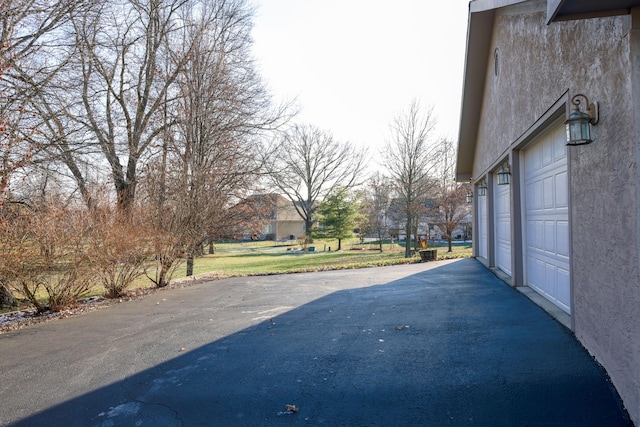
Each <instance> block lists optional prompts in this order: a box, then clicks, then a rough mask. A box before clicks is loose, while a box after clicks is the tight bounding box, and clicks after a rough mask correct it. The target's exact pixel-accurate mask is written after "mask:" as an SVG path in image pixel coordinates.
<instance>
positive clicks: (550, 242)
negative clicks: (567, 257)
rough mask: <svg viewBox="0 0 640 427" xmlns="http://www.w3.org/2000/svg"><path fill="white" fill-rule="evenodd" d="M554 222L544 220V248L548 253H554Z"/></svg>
mask: <svg viewBox="0 0 640 427" xmlns="http://www.w3.org/2000/svg"><path fill="white" fill-rule="evenodd" d="M555 237H556V222H555V221H545V222H544V250H545V252H547V253H548V254H555V253H556V239H555Z"/></svg>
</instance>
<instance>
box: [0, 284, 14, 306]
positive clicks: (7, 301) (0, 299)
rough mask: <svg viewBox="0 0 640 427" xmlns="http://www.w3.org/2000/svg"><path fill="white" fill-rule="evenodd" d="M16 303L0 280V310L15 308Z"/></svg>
mask: <svg viewBox="0 0 640 427" xmlns="http://www.w3.org/2000/svg"><path fill="white" fill-rule="evenodd" d="M17 305H18V304H17V302H16V299H15V297H14V296H13V294H12V293H11V291H10V290H9V288H7V286H6V285H5V284H4V283H3V281H2V280H0V308H5V307H6V308H9V307H15V306H17Z"/></svg>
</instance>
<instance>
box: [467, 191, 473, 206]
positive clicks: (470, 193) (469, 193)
mask: <svg viewBox="0 0 640 427" xmlns="http://www.w3.org/2000/svg"><path fill="white" fill-rule="evenodd" d="M467 203H468V204H471V203H473V193H472V192H471V191H467Z"/></svg>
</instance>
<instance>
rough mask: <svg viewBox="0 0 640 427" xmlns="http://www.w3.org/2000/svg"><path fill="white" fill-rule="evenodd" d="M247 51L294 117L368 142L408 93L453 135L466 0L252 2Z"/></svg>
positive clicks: (377, 137)
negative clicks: (293, 105) (296, 111)
mask: <svg viewBox="0 0 640 427" xmlns="http://www.w3.org/2000/svg"><path fill="white" fill-rule="evenodd" d="M255 4H256V5H257V13H256V17H255V20H254V30H253V38H254V55H255V58H256V60H257V63H258V69H259V70H260V73H261V75H262V77H263V79H264V80H265V81H266V83H267V85H268V86H269V88H270V89H271V91H272V93H273V95H274V97H275V99H276V101H280V100H285V99H289V100H291V99H293V98H297V105H298V106H299V108H300V109H301V114H300V116H298V117H297V118H296V122H301V123H310V124H313V125H315V126H318V127H319V128H321V129H323V130H327V131H330V132H331V133H332V134H333V135H334V137H335V138H336V139H338V140H343V141H344V140H346V141H351V142H352V143H354V144H355V145H358V146H364V145H367V146H370V147H371V148H370V153H371V154H372V155H373V157H374V159H376V160H377V159H378V158H379V148H380V147H382V146H383V145H384V142H385V140H386V138H387V136H388V129H389V123H390V122H391V120H392V119H393V117H395V116H396V115H397V114H398V113H399V112H401V111H404V110H406V109H407V108H408V106H409V104H410V102H411V100H412V99H417V100H418V101H419V102H420V103H421V105H422V106H423V107H429V106H433V111H434V114H435V116H436V117H437V119H438V125H437V127H436V133H437V134H438V136H440V137H448V138H450V139H453V140H454V141H455V140H457V137H458V123H459V118H460V100H461V93H462V74H463V65H464V54H465V43H466V31H467V16H468V13H467V12H468V0H394V1H389V0H385V1H382V0H255Z"/></svg>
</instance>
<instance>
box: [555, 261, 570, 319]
mask: <svg viewBox="0 0 640 427" xmlns="http://www.w3.org/2000/svg"><path fill="white" fill-rule="evenodd" d="M569 282H570V276H569V269H568V266H567V268H560V267H558V302H559V303H560V304H562V305H563V306H564V308H566V309H567V310H568V309H569V306H570V303H571V293H570V291H569V290H570V289H571V286H570V285H571V284H570V283H569Z"/></svg>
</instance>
